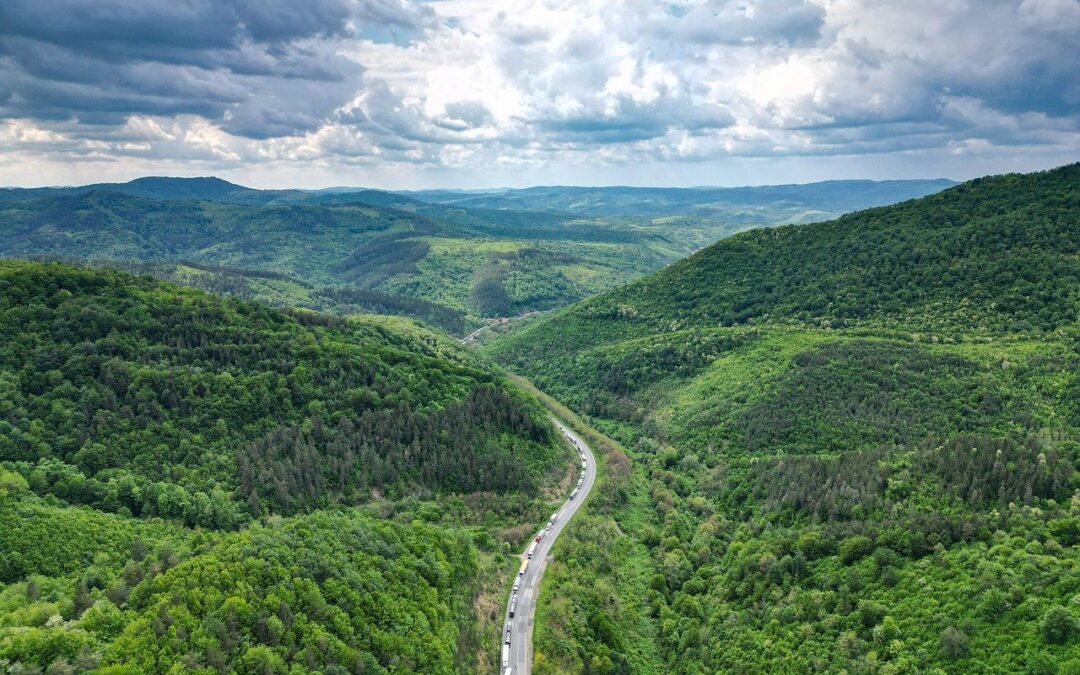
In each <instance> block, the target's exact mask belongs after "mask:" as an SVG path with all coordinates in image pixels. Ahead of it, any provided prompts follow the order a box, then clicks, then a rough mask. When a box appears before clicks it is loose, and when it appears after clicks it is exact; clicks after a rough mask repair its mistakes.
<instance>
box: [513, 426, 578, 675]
mask: <svg viewBox="0 0 1080 675" xmlns="http://www.w3.org/2000/svg"><path fill="white" fill-rule="evenodd" d="M555 426H556V427H558V429H559V432H560V433H562V434H564V435H565V436H566V438H568V439H570V441H571V444H573V442H577V447H578V448H579V449H580V450H581V451H582V452H584V453H585V460H586V467H585V470H584V472H582V471H581V463H580V462H578V465H577V466H578V478H583V482H582V484H581V487H580V488H579V489H578V491H577V495H576V496H575V497H574V498H573V499H568V500H567V501H566V502H565V503H564V504H563V505H562V506H561V507H559V511H558V514H559V516H558V518H557V519H556V520H555V523H554V524H553V525H550V528H551V529H550V531H548V532H547V533H545V534H544V536H543V538H542V539H541V540H540V543H538V544H537V545H536V550H535V551H534V552H533V556H532V559H529V566H528V567H527V568H526V570H525V576H524V578H523V579H521V580H520V583H519V588H518V591H517V593H516V594H515V593H511V594H510V603H514V602H515V599H516V604H515V608H514V618H512V619H511V618H510V603H508V604H507V607H506V616H505V618H504V623H503V630H502V640H501V642H502V644H500V645H499V655H500V658H501V656H502V654H503V649H502V648H503V646H504V645H505V644H506V626H507V624H509V625H510V661H509V668H510V670H507V664H505V663H502V662H501V661H500V665H501V669H500V671H499V673H500V675H505V674H506V673H508V672H509V673H513V675H526V674H527V673H531V672H532V632H533V622H534V620H535V617H536V596H537V594H538V593H539V591H540V579H542V578H543V576H544V567H545V565H546V564H547V560H548V555H549V553H550V551H551V547H552V545H554V544H555V539H556V538H558V536H559V533H560V532H562V529H563V527H565V526H566V524H567V523H568V522H569V521H570V518H572V517H573V515H574V513H576V512H577V510H578V509H579V508H581V504H582V502H584V501H585V497H586V496H588V494H589V491H590V490H592V486H593V483H594V482H595V481H596V457H594V456H593V453H592V449H590V448H589V446H587V445H585V441H583V440H582V439H581V438H580V437H579V436H578V435H577V434H575V433H574V432H573V431H571V430H570V429H568V428H567V427H565V426H564V425H563V424H561V423H560V422H559V421H558V420H555ZM576 486H577V480H575V481H574V483H573V487H576ZM545 527H547V525H545ZM533 536H534V537H535V534H534V535H533ZM520 557H521V559H522V560H526V559H527V558H526V557H525V552H524V551H522V553H521V556H520ZM514 575H515V579H517V572H515V573H514Z"/></svg>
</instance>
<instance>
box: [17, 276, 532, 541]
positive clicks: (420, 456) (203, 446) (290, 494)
mask: <svg viewBox="0 0 1080 675" xmlns="http://www.w3.org/2000/svg"><path fill="white" fill-rule="evenodd" d="M0 290H2V293H0V336H2V343H3V344H4V347H3V350H2V351H0V372H2V373H3V378H4V379H3V384H2V388H0V410H2V413H0V414H2V420H0V425H3V431H4V433H3V434H2V436H0V459H2V460H4V461H7V462H9V463H10V466H11V467H12V468H14V469H15V470H16V471H18V472H19V473H21V474H22V475H23V476H24V478H26V479H27V480H28V481H29V483H30V485H31V486H32V487H33V488H34V489H35V491H37V492H39V493H41V494H53V495H56V496H57V497H59V498H61V499H63V500H65V501H68V502H70V503H80V504H87V505H91V506H93V507H95V508H99V509H103V510H109V511H116V512H123V513H131V514H133V515H136V516H138V515H141V514H144V513H145V514H147V515H159V516H162V517H166V518H183V519H184V520H186V521H187V523H188V524H189V525H196V524H197V525H202V526H204V527H225V528H229V527H235V526H236V525H237V524H238V523H239V522H241V521H243V520H244V519H246V518H248V517H257V516H260V515H262V514H263V513H264V512H274V513H294V512H298V511H304V510H310V509H312V508H318V507H321V506H326V505H328V504H330V503H346V504H351V503H362V502H363V501H366V500H367V499H369V498H370V496H371V494H372V490H379V491H381V492H390V493H394V494H399V495H400V494H404V493H409V492H418V491H419V492H420V493H422V494H435V493H440V492H473V491H481V490H494V491H508V490H522V489H527V488H530V487H532V486H534V484H535V483H534V481H535V477H536V475H537V473H539V472H542V471H543V470H545V469H546V468H547V466H548V462H550V460H551V453H550V451H549V450H548V449H547V448H549V447H550V438H549V429H548V425H547V424H546V423H545V422H544V421H543V419H542V417H539V414H538V413H537V412H536V410H535V409H533V408H531V407H530V405H529V403H528V402H527V401H526V400H525V399H524V398H523V397H522V396H520V395H518V394H516V393H514V392H513V391H510V390H508V389H507V388H506V386H504V385H503V384H501V383H500V380H499V379H498V377H497V376H496V375H494V374H493V373H492V372H491V371H490V370H489V369H488V368H486V367H485V366H484V365H483V364H481V363H480V362H479V361H478V360H477V359H476V358H474V357H472V356H470V355H469V354H467V353H465V352H464V351H463V350H461V349H459V348H458V347H457V346H456V345H454V344H453V343H452V341H450V340H448V339H446V338H441V337H438V336H436V335H435V334H433V333H429V332H427V331H426V330H424V329H421V328H419V327H415V326H411V325H408V324H406V323H405V322H398V323H394V322H391V321H387V320H374V319H372V320H342V319H334V318H329V317H324V316H320V315H315V314H309V313H304V312H294V313H291V314H289V313H284V312H281V311H277V310H273V309H269V308H267V307H264V306H262V305H258V304H254V303H249V302H242V301H235V300H223V299H219V298H216V297H213V296H210V295H206V294H204V293H201V292H198V291H192V290H185V289H181V288H178V287H175V286H172V285H169V284H165V283H162V282H158V281H155V280H152V279H149V278H145V277H142V278H140V277H132V276H130V275H126V274H122V273H118V272H111V271H88V270H83V269H78V268H73V267H67V266H62V265H58V264H35V263H20V262H7V263H2V264H0Z"/></svg>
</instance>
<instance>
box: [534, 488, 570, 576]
mask: <svg viewBox="0 0 1080 675" xmlns="http://www.w3.org/2000/svg"><path fill="white" fill-rule="evenodd" d="M575 492H577V490H575ZM533 553H536V541H535V540H534V541H533V543H531V544H529V549H528V550H527V551H525V557H527V558H529V559H531V558H532V557H533Z"/></svg>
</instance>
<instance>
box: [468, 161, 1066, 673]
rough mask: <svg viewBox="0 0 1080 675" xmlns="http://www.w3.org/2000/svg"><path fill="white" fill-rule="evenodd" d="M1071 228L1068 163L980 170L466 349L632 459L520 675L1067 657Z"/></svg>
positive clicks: (574, 549) (958, 668)
mask: <svg viewBox="0 0 1080 675" xmlns="http://www.w3.org/2000/svg"><path fill="white" fill-rule="evenodd" d="M1078 242H1080V165H1075V164H1074V165H1070V166H1065V167H1061V168H1059V169H1056V170H1053V171H1047V172H1042V173H1035V174H1028V175H1005V176H995V177H989V178H984V179H980V180H976V181H971V182H968V183H964V184H961V185H958V186H956V187H953V188H950V189H947V190H945V191H943V192H941V193H939V194H935V195H932V196H928V197H924V198H922V199H918V200H913V201H908V202H904V203H902V204H897V205H894V206H887V207H882V208H876V209H870V210H867V211H862V212H858V213H853V214H850V215H847V216H844V217H841V218H838V219H836V220H834V221H829V222H824V223H817V224H810V225H799V226H787V227H780V228H774V229H768V230H754V231H750V232H744V233H741V234H738V235H735V236H733V237H730V238H728V239H725V240H723V241H721V242H718V243H717V244H714V245H713V246H710V247H708V248H706V249H704V250H702V251H699V252H698V253H696V254H694V255H692V256H690V257H689V258H687V259H685V260H682V261H680V262H678V263H676V264H674V265H671V266H670V267H668V268H666V269H664V270H663V271H661V272H659V273H657V274H654V275H651V276H648V277H645V278H643V279H641V280H640V281H637V282H633V283H631V284H628V285H626V286H623V287H621V288H619V289H616V290H614V291H611V292H608V293H605V294H601V295H599V296H597V297H595V298H591V299H589V300H586V301H583V302H581V303H578V304H576V305H574V306H571V307H569V308H567V309H564V310H562V311H560V312H558V313H555V314H551V315H547V316H545V317H542V318H539V319H536V320H534V321H532V322H530V323H529V324H528V325H525V326H523V327H522V328H520V329H519V330H516V331H513V332H511V333H509V334H507V335H503V336H501V337H498V338H497V339H496V340H495V341H494V342H492V343H491V344H489V345H488V346H487V347H486V349H487V350H488V352H489V353H490V354H491V355H492V356H494V357H495V358H497V359H498V360H500V361H502V362H503V363H505V364H506V365H508V366H509V367H510V368H511V369H513V370H515V371H517V372H520V373H521V374H523V375H526V376H528V377H530V378H531V379H532V380H533V381H534V382H535V383H536V384H537V385H538V386H539V387H540V388H541V389H543V390H545V391H546V392H548V393H550V394H552V395H553V396H556V397H557V398H559V399H560V400H562V401H565V402H567V403H569V404H571V405H572V407H574V408H576V409H577V410H578V411H580V412H582V413H584V414H586V415H587V416H588V418H589V419H590V420H591V421H592V423H594V424H595V425H596V426H598V427H599V428H601V429H603V430H605V431H606V432H607V433H608V434H610V435H612V436H613V437H614V438H616V439H617V440H619V441H621V442H622V443H623V444H624V445H625V446H626V447H627V448H628V451H629V456H630V458H631V460H632V461H633V463H634V465H635V471H634V473H633V479H632V480H629V482H626V483H625V484H624V485H623V486H622V487H621V488H620V489H619V490H618V491H617V492H614V493H612V494H611V495H609V497H608V500H607V503H606V504H605V505H604V507H603V508H599V507H597V508H595V509H593V513H592V515H591V519H592V520H591V521H590V522H591V525H590V529H589V530H588V531H587V532H586V533H585V534H583V535H582V536H581V537H579V538H578V539H577V540H576V541H575V542H573V543H572V544H568V545H567V546H568V549H567V550H563V551H561V552H557V554H558V555H559V557H560V558H562V559H564V560H568V561H570V562H567V563H566V564H567V566H568V569H567V571H566V572H565V573H563V574H559V573H558V572H557V571H556V573H555V577H554V578H555V579H558V580H560V581H553V582H552V583H553V584H558V586H557V587H555V588H553V589H552V593H551V596H547V597H558V596H564V597H575V598H578V599H577V600H576V601H575V603H574V604H573V605H572V606H566V605H565V604H559V603H555V604H552V605H550V606H548V607H547V609H546V610H545V609H543V608H542V609H541V611H542V612H543V611H546V612H548V616H549V619H548V620H547V622H546V623H545V624H544V625H543V627H541V628H540V629H539V632H538V637H537V640H538V642H537V652H538V655H539V656H538V659H540V660H542V661H543V662H544V663H546V664H548V666H547V667H548V668H549V670H542V669H541V668H537V672H556V671H558V670H580V669H582V668H586V669H587V668H593V667H594V665H593V664H604V667H607V666H606V664H609V663H610V664H611V667H612V668H614V669H615V670H620V669H621V670H624V671H625V670H629V671H631V672H633V671H637V672H648V671H649V670H650V667H649V666H648V665H646V664H648V663H650V659H657V660H659V661H660V662H661V663H663V668H665V669H667V670H670V671H673V672H718V671H724V672H727V671H734V672H779V671H785V672H811V671H826V672H839V671H847V672H932V671H935V669H941V670H942V671H945V672H1017V671H1025V672H1059V670H1058V667H1059V666H1062V665H1063V664H1064V665H1066V666H1067V667H1066V668H1065V670H1062V671H1060V672H1072V671H1071V670H1068V668H1073V669H1075V668H1077V667H1078V666H1080V661H1078V659H1080V630H1078V625H1080V624H1078V620H1080V609H1078V608H1077V605H1076V602H1075V598H1076V597H1077V594H1078V593H1080V575H1078V574H1077V570H1078V569H1080V548H1078V546H1080V444H1078V443H1077V438H1078V437H1080V436H1078V434H1080V406H1078V405H1077V401H1080V376H1078V375H1077V373H1080V330H1078V328H1080V326H1078V325H1077V312H1078V310H1080V258H1078V253H1080V251H1078V246H1080V244H1078ZM601 549H602V550H603V551H604V552H603V553H602V554H600V553H597V555H596V556H595V557H590V556H589V555H588V552H589V551H599V550H601ZM627 580H637V581H627ZM641 597H645V598H646V600H645V603H646V606H645V607H644V608H643V609H642V610H641V611H638V610H637V609H636V608H637V607H638V603H640V602H641ZM733 664H739V665H738V666H735V665H733Z"/></svg>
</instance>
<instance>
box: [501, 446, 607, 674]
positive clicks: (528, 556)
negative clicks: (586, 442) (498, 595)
mask: <svg viewBox="0 0 1080 675" xmlns="http://www.w3.org/2000/svg"><path fill="white" fill-rule="evenodd" d="M563 434H564V435H565V436H566V438H567V440H569V441H570V443H572V444H573V446H574V447H575V448H577V451H578V456H579V457H580V458H581V475H580V476H579V477H578V481H577V487H576V488H574V490H573V491H572V492H571V493H570V499H574V498H575V497H577V493H578V490H580V489H581V486H582V485H583V484H584V483H585V469H586V468H587V467H588V466H589V463H588V460H586V459H585V450H584V448H582V447H581V444H579V443H578V441H577V439H576V438H574V437H573V436H571V435H570V433H569V432H568V431H563ZM559 513H560V511H556V512H555V513H554V514H552V516H551V517H550V518H548V522H547V525H545V526H544V529H542V530H540V531H539V532H538V533H537V534H536V536H535V537H533V540H532V541H531V542H529V548H527V549H525V560H522V561H521V567H519V568H518V573H517V577H515V578H514V590H513V591H512V592H511V595H510V619H513V618H514V612H515V611H516V610H517V594H518V590H519V589H520V588H521V584H522V583H524V582H525V572H526V571H527V570H528V569H529V561H530V560H532V557H533V554H534V553H536V545H537V544H539V543H540V542H541V541H543V540H544V536H545V535H547V534H548V533H549V532H551V527H552V526H553V525H554V524H555V521H557V520H558V519H559ZM512 624H513V622H512V621H510V620H507V622H506V634H505V637H504V639H503V646H502V666H503V675H512V673H513V671H514V669H513V668H512V667H511V666H510V637H511V634H512V630H511V628H512Z"/></svg>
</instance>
